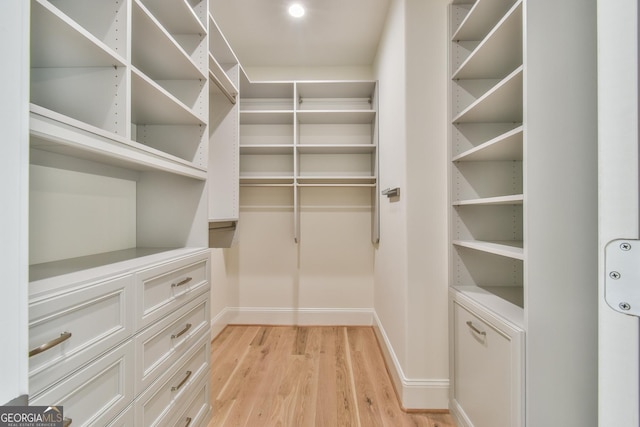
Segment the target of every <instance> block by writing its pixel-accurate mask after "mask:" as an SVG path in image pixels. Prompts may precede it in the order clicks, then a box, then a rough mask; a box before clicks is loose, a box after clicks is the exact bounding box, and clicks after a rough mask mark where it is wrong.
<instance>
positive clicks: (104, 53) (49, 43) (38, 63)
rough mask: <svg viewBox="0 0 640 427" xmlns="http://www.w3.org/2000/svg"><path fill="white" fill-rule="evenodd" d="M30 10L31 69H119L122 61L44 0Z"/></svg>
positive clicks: (38, 1) (37, 0) (33, 2)
mask: <svg viewBox="0 0 640 427" xmlns="http://www.w3.org/2000/svg"><path fill="white" fill-rule="evenodd" d="M31 4H32V7H31V28H32V33H31V67H32V68H51V67H56V68H58V67H65V68H69V67H114V66H115V67H123V66H124V65H125V61H124V59H122V57H121V56H120V55H118V54H117V53H115V52H114V51H113V50H112V49H111V48H109V47H108V46H107V45H106V44H104V43H103V42H102V41H100V40H99V39H97V38H96V37H95V36H94V35H93V34H91V33H89V32H88V31H87V30H86V29H84V28H83V27H81V26H80V25H78V24H77V23H76V22H74V21H73V20H71V19H70V18H68V17H67V16H66V15H65V14H64V13H62V12H61V11H60V10H58V9H57V8H55V7H54V6H52V5H51V3H49V2H48V1H46V0H33V1H32V3H31Z"/></svg>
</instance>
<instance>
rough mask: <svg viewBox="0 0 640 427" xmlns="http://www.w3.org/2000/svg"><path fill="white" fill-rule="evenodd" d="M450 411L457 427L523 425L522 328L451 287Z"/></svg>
mask: <svg viewBox="0 0 640 427" xmlns="http://www.w3.org/2000/svg"><path fill="white" fill-rule="evenodd" d="M449 304H450V309H451V311H450V313H451V319H450V320H451V335H452V336H451V340H450V342H451V347H452V348H451V354H452V359H451V360H452V362H453V363H452V365H453V366H452V367H451V370H452V372H451V376H452V381H451V384H452V387H451V412H452V414H453V416H454V418H455V419H456V422H457V423H458V425H459V426H465V427H518V426H523V425H524V422H523V420H524V418H523V417H524V411H523V404H522V402H523V397H524V394H523V387H524V381H523V379H524V331H523V329H521V328H519V327H517V326H516V325H513V324H510V323H508V322H506V321H505V320H504V319H501V318H500V317H499V316H497V315H496V314H495V313H492V312H490V311H488V310H486V309H485V308H483V307H481V306H480V305H477V304H475V303H473V302H472V301H471V300H469V299H466V298H465V297H464V296H463V295H462V294H460V293H458V292H456V291H455V290H452V291H451V294H450V302H449Z"/></svg>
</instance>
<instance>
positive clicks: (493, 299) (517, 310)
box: [451, 285, 525, 330]
mask: <svg viewBox="0 0 640 427" xmlns="http://www.w3.org/2000/svg"><path fill="white" fill-rule="evenodd" d="M451 292H454V293H455V294H456V296H455V298H457V299H459V298H463V299H465V300H466V302H471V303H473V304H474V305H475V306H476V307H478V308H480V309H481V310H483V311H484V310H487V309H488V310H489V311H490V312H491V313H493V314H497V315H498V316H500V317H501V318H502V319H503V320H505V321H507V322H508V323H511V324H513V325H514V326H516V327H517V328H519V329H522V330H525V322H524V310H523V308H522V306H523V300H524V295H523V293H524V292H523V288H522V287H519V286H473V285H469V286H452V287H451Z"/></svg>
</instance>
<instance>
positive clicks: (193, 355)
mask: <svg viewBox="0 0 640 427" xmlns="http://www.w3.org/2000/svg"><path fill="white" fill-rule="evenodd" d="M110 269H111V270H112V273H111V274H110V275H108V277H104V278H103V279H102V280H97V279H96V280H90V281H88V283H86V282H87V280H86V277H87V276H90V275H91V270H85V271H83V272H80V273H77V275H74V274H70V275H68V276H66V278H65V279H64V280H62V279H61V277H55V278H51V279H47V280H43V281H38V282H35V283H32V286H31V290H32V295H31V302H30V316H31V318H30V328H31V330H32V331H33V334H32V335H33V337H34V340H36V341H37V338H40V337H42V339H44V337H60V338H57V339H54V340H51V341H49V342H47V343H45V345H44V346H41V347H40V350H36V349H37V347H36V348H34V350H36V351H35V352H33V351H32V353H34V354H33V356H32V357H31V359H32V361H33V363H32V365H33V366H32V370H31V375H30V386H31V396H30V402H29V403H30V404H31V405H43V406H51V405H60V406H63V407H64V415H65V418H67V422H69V421H70V422H71V424H70V425H73V426H78V425H80V426H106V425H113V426H131V427H134V426H135V427H138V426H143V425H144V426H151V425H169V423H173V424H171V425H174V424H175V425H186V424H187V423H186V421H185V422H184V423H181V420H180V419H179V418H178V415H180V414H182V415H184V420H186V419H191V421H190V424H189V425H191V426H198V425H204V424H206V421H207V420H208V417H209V413H210V403H209V395H208V382H207V380H208V377H209V363H210V361H209V357H210V342H209V337H210V327H211V326H210V325H211V323H210V307H209V304H210V296H209V289H210V282H209V271H210V262H209V250H208V249H197V248H194V249H181V250H177V251H175V252H168V253H166V254H165V255H156V256H154V257H152V258H146V261H145V258H142V259H140V260H139V261H138V262H137V263H136V266H135V267H132V266H131V265H130V264H129V263H127V264H121V265H120V267H118V264H114V265H112V266H110ZM98 271H102V270H98ZM79 277H83V278H84V279H83V280H79ZM136 277H137V278H138V280H137V281H136V280H134V278H136ZM147 277H149V278H150V281H145V280H141V279H143V278H147ZM187 278H190V279H191V280H189V281H188V283H185V284H184V285H180V286H178V285H177V284H180V283H183V282H185V281H186V279H187ZM74 281H75V283H74ZM69 283H71V285H69ZM148 283H153V286H147V285H148ZM60 284H64V285H63V286H56V285H60ZM134 286H135V287H136V288H137V291H138V292H134V291H133V289H132V288H133V287H134ZM47 288H48V289H47ZM44 289H46V291H45V290H44ZM36 290H38V291H37V292H36ZM158 295H162V296H163V297H162V298H156V297H157V296H158ZM153 300H158V301H161V303H159V304H157V305H156V306H158V305H159V306H161V307H163V308H164V307H170V308H171V310H168V312H167V314H166V316H163V317H158V318H157V319H156V318H153V319H150V318H146V319H145V311H143V310H138V311H137V315H136V316H134V315H133V313H136V310H135V309H134V307H137V306H141V305H142V304H141V302H142V301H153ZM133 325H137V326H136V327H134V326H133ZM92 334H93V335H92ZM67 336H68V337H67ZM36 341H34V342H36ZM38 342H39V341H38ZM48 344H51V345H48ZM203 383H204V385H203Z"/></svg>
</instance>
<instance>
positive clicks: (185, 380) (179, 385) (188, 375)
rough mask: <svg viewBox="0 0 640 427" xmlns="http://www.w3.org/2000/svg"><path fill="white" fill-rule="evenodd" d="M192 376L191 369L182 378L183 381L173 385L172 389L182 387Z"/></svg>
mask: <svg viewBox="0 0 640 427" xmlns="http://www.w3.org/2000/svg"><path fill="white" fill-rule="evenodd" d="M190 376H191V371H187V375H186V376H185V377H184V378H183V379H182V381H180V384H178V385H174V386H173V387H171V391H176V390H180V387H182V386H183V385H184V383H186V382H187V380H188V379H189V377H190Z"/></svg>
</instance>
